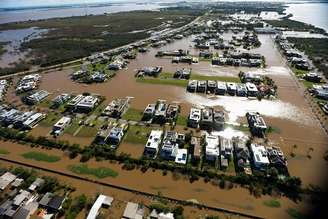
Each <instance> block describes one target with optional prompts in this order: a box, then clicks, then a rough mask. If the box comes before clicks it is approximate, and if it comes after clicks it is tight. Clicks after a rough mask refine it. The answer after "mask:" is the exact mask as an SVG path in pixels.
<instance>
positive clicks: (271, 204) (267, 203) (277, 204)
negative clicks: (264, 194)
mask: <svg viewBox="0 0 328 219" xmlns="http://www.w3.org/2000/svg"><path fill="white" fill-rule="evenodd" d="M263 204H264V205H265V206H268V207H270V208H280V206H281V204H280V202H279V201H278V200H276V199H272V200H267V201H264V202H263Z"/></svg>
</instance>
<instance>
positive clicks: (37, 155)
mask: <svg viewBox="0 0 328 219" xmlns="http://www.w3.org/2000/svg"><path fill="white" fill-rule="evenodd" d="M22 157H24V158H25V159H30V160H36V161H44V162H49V163H54V162H57V161H59V160H60V157H58V156H53V155H48V154H45V153H41V152H35V151H31V152H27V153H24V154H22Z"/></svg>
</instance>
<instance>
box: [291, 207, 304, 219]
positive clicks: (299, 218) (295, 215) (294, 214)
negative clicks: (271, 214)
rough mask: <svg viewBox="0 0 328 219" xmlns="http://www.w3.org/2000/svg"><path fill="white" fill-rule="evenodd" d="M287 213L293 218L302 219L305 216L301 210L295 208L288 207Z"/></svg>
mask: <svg viewBox="0 0 328 219" xmlns="http://www.w3.org/2000/svg"><path fill="white" fill-rule="evenodd" d="M287 213H288V215H289V216H290V217H292V218H295V219H304V218H305V217H304V215H303V214H302V213H301V212H299V211H298V210H296V209H294V208H288V209H287Z"/></svg>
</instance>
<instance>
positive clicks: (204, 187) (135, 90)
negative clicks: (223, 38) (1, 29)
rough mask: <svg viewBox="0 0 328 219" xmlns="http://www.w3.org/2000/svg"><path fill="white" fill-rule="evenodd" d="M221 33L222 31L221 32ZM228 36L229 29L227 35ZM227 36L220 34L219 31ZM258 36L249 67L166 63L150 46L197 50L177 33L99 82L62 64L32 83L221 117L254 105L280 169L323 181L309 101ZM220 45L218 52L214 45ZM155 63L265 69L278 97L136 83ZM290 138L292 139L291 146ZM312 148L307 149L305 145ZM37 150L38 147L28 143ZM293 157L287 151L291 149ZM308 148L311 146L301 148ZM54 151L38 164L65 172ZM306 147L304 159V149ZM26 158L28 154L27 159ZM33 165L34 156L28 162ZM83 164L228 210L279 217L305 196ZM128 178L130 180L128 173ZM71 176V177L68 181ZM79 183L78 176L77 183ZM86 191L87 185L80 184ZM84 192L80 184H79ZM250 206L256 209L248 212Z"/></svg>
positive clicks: (240, 116) (235, 118) (126, 148)
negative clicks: (85, 80)
mask: <svg viewBox="0 0 328 219" xmlns="http://www.w3.org/2000/svg"><path fill="white" fill-rule="evenodd" d="M227 34H228V35H229V34H230V33H227ZM230 35H231V34H230ZM227 37H228V36H227ZM259 39H260V41H261V43H262V45H261V47H260V48H257V49H252V50H251V52H257V53H261V54H262V55H264V56H265V60H266V67H265V68H263V69H256V68H238V67H213V66H211V63H210V62H208V61H202V62H200V63H199V64H193V65H188V64H172V63H171V59H166V58H162V59H159V58H156V57H155V54H156V52H157V51H158V50H177V49H184V50H187V49H188V50H190V54H192V55H198V50H197V49H193V48H192V47H191V45H192V43H191V40H192V37H188V38H186V39H183V40H177V41H175V42H174V43H172V44H168V45H166V46H164V47H162V48H160V49H151V50H150V52H148V53H145V54H139V55H138V56H137V58H136V59H135V60H132V61H131V62H130V64H129V65H128V69H125V70H120V71H118V72H117V75H116V76H115V77H114V78H112V79H111V80H109V81H107V82H105V83H100V84H91V85H83V84H79V83H75V82H73V81H72V80H71V79H70V77H69V75H70V74H71V73H73V72H74V71H75V69H65V70H62V71H53V72H49V73H47V74H43V77H42V82H41V84H40V89H45V90H47V91H49V92H50V93H51V97H53V96H55V95H57V94H60V93H63V92H68V93H74V94H79V93H83V92H90V93H95V94H100V95H102V96H104V97H105V98H106V100H105V103H109V102H110V101H111V100H113V99H114V98H119V97H126V96H132V97H134V98H133V99H132V102H131V107H133V108H135V109H139V110H143V109H144V108H145V107H146V105H147V104H149V103H153V102H155V101H156V100H157V99H166V100H167V101H178V102H179V103H180V104H181V107H182V109H181V110H182V111H181V114H182V115H184V116H187V115H188V113H189V109H190V107H191V106H192V105H201V106H204V105H205V106H213V107H218V108H222V109H224V110H225V111H226V112H227V114H228V121H229V122H231V123H236V122H245V113H246V112H248V111H257V112H260V113H261V114H262V115H264V118H265V120H266V123H267V124H268V126H271V127H273V128H275V130H276V131H275V132H273V133H270V134H269V135H268V138H269V143H270V144H272V145H278V146H280V147H281V148H282V150H283V152H284V153H285V155H286V157H287V159H288V169H289V172H290V174H291V175H292V176H299V177H300V178H301V179H302V183H303V185H308V184H310V183H311V184H315V185H325V183H326V182H323V180H322V178H323V175H322V174H321V173H320V172H318V171H313V170H319V169H323V168H324V167H325V166H326V165H327V163H326V161H325V160H324V159H323V157H322V155H323V153H324V152H325V151H326V150H327V146H328V143H327V142H328V137H327V135H326V133H325V132H324V131H323V129H322V128H321V126H320V124H319V123H318V121H317V120H316V118H315V117H314V115H313V113H312V111H311V109H310V107H309V105H308V104H307V102H306V101H305V99H304V96H303V88H302V87H300V85H299V84H298V82H297V81H296V80H295V78H294V76H292V73H291V71H290V69H289V68H288V66H287V65H286V64H285V60H284V59H283V58H282V57H281V55H280V54H279V52H278V50H277V49H276V48H275V46H274V42H273V40H272V38H271V37H270V36H269V35H259ZM217 52H219V53H220V52H221V51H217ZM154 65H156V66H163V71H164V72H174V71H176V69H177V68H181V67H190V68H192V71H193V72H197V74H201V75H216V76H217V75H220V76H235V77H237V76H238V73H239V71H241V70H242V71H246V72H248V71H255V72H257V73H259V74H263V75H269V76H270V77H271V78H272V79H273V80H274V81H275V82H276V84H277V86H278V98H277V99H275V100H262V101H258V100H256V99H247V98H242V97H231V96H216V97H213V96H206V95H201V94H191V93H187V92H186V90H185V88H182V87H176V86H167V85H155V84H154V85H153V84H146V83H137V82H136V80H135V78H134V75H135V73H136V69H139V68H143V67H145V66H154ZM7 101H8V102H11V103H14V104H17V105H21V103H20V100H19V98H18V97H16V95H15V94H14V93H13V89H12V88H11V89H10V92H9V94H8V95H7ZM48 132H49V129H44V128H42V127H41V126H38V127H37V128H36V129H34V130H33V131H32V134H33V135H46V134H47V133H48ZM221 134H223V135H227V136H229V135H230V136H232V135H238V136H244V134H245V133H243V132H239V131H235V130H229V129H228V130H226V131H225V132H224V133H221ZM61 138H63V139H65V138H66V139H67V140H69V141H71V140H72V139H73V138H71V136H68V135H64V136H61ZM74 139H75V140H72V141H74V142H75V141H76V142H80V143H83V144H85V143H87V142H88V141H90V140H92V139H91V138H90V139H84V138H79V137H74ZM0 145H1V146H2V145H4V146H3V147H4V148H7V149H8V150H9V151H12V153H11V154H10V155H7V157H10V158H12V159H14V160H20V161H23V162H24V160H23V158H22V157H21V156H19V154H18V152H19V153H22V152H23V151H27V150H30V148H28V147H26V146H19V145H16V144H13V143H8V142H6V143H4V142H0ZM294 145H297V147H296V148H295V147H294ZM310 148H313V150H310ZM36 150H40V149H36ZM142 151H143V145H132V144H127V143H124V144H122V145H120V146H119V148H118V152H124V153H127V152H130V153H131V154H132V156H133V157H138V156H140V154H141V153H142ZM292 151H293V152H294V153H295V155H296V156H294V157H291V156H290V154H291V152H292ZM309 151H311V152H309ZM50 152H51V153H54V154H59V155H60V156H62V161H61V162H60V163H56V164H48V163H45V164H42V165H44V166H45V167H47V168H49V169H57V170H60V171H64V172H67V171H68V170H67V166H68V165H70V164H74V163H77V162H79V161H78V160H77V159H75V160H70V159H68V158H67V157H65V156H64V155H63V154H62V152H60V151H55V150H52V151H50ZM309 153H311V158H309V156H308V154H309ZM29 162H30V161H29ZM31 163H34V164H36V165H39V163H37V162H34V161H32V162H31ZM88 165H90V166H93V167H97V166H98V167H99V166H106V167H110V168H112V169H114V170H117V171H118V172H119V176H118V177H117V178H106V179H104V180H105V181H106V182H110V183H113V184H116V185H122V186H126V187H129V188H135V189H138V190H142V191H147V192H152V193H157V192H158V191H161V192H162V193H163V194H164V195H167V196H171V197H176V198H180V199H183V200H189V199H196V200H197V201H199V202H202V203H206V204H208V205H211V206H220V207H226V208H229V209H236V210H239V211H243V212H248V213H251V214H256V215H259V216H263V217H266V218H286V217H287V213H286V209H287V208H289V207H293V208H294V207H295V208H300V209H304V206H303V205H305V204H307V203H305V201H304V202H302V203H300V204H295V203H293V202H292V201H290V200H287V199H285V198H282V199H280V200H281V203H282V207H281V208H280V209H272V208H269V207H266V206H264V205H263V201H264V200H265V199H269V198H270V197H266V196H263V197H262V198H258V199H257V198H255V197H253V196H251V195H250V194H249V192H248V190H246V189H243V188H234V189H232V190H229V191H228V190H220V189H218V187H217V186H213V185H212V184H211V183H204V182H203V181H202V180H199V181H196V182H194V183H192V184H190V183H189V181H187V180H184V179H180V180H174V179H173V177H170V176H163V175H162V172H161V171H155V172H153V171H151V170H148V172H146V173H142V172H141V171H140V170H133V171H124V170H122V169H121V165H119V164H116V163H109V162H105V161H103V162H95V161H89V162H88ZM131 179H133V180H131ZM76 183H78V182H76ZM81 184H83V183H81ZM78 187H79V189H81V190H84V189H86V188H84V187H85V184H83V185H78ZM86 190H88V189H86ZM86 192H88V191H86ZM255 210H256V211H255Z"/></svg>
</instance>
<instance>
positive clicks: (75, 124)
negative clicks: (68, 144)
mask: <svg viewBox="0 0 328 219" xmlns="http://www.w3.org/2000/svg"><path fill="white" fill-rule="evenodd" d="M79 127H80V126H79V119H78V118H74V119H73V121H72V123H71V125H70V126H69V127H67V128H66V129H65V131H64V132H65V133H66V134H69V135H74V133H75V132H76V130H77V129H78V128H79Z"/></svg>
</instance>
